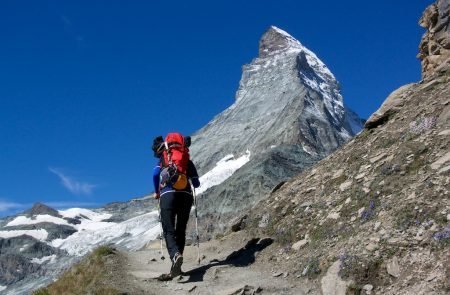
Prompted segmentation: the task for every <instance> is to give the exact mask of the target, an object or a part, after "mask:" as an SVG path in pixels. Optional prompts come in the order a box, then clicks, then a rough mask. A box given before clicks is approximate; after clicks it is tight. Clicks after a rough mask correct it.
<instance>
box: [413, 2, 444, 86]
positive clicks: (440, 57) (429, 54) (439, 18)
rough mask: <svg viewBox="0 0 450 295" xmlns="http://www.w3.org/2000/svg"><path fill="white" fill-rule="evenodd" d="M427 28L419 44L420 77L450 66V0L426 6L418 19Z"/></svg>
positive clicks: (425, 76)
mask: <svg viewBox="0 0 450 295" xmlns="http://www.w3.org/2000/svg"><path fill="white" fill-rule="evenodd" d="M419 24H420V26H422V27H424V28H425V29H427V32H426V33H425V34H424V35H423V37H422V41H421V42H420V45H419V54H418V58H419V59H420V60H421V61H422V77H423V78H427V77H429V76H430V75H432V74H433V73H434V72H435V71H437V70H438V71H447V70H448V69H449V68H450V26H449V24H450V1H449V0H439V1H437V2H436V3H434V4H431V5H430V6H428V8H427V9H426V10H425V12H424V13H423V16H422V18H421V19H420V21H419Z"/></svg>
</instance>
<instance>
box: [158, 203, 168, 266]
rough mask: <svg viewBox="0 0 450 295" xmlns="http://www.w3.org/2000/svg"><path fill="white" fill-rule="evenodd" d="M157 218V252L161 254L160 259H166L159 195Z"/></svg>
mask: <svg viewBox="0 0 450 295" xmlns="http://www.w3.org/2000/svg"><path fill="white" fill-rule="evenodd" d="M158 219H159V241H160V245H161V247H160V249H159V253H160V254H161V260H164V259H166V258H165V257H164V254H163V245H162V244H163V238H162V237H163V229H162V222H161V197H160V198H159V199H158Z"/></svg>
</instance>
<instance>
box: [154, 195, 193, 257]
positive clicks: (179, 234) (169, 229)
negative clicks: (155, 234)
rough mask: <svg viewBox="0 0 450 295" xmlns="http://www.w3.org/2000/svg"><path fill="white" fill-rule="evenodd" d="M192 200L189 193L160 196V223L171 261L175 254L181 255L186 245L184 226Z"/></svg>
mask: <svg viewBox="0 0 450 295" xmlns="http://www.w3.org/2000/svg"><path fill="white" fill-rule="evenodd" d="M193 200H194V198H193V197H192V195H191V194H190V193H187V192H182V191H179V192H176V191H174V192H166V193H162V194H161V200H160V201H161V222H162V227H163V231H164V238H165V239H166V245H167V251H169V255H170V258H171V259H172V258H173V257H174V256H175V254H176V253H177V252H179V253H181V254H183V251H184V245H185V243H186V226H187V223H188V220H189V213H190V212H191V207H192V202H193ZM175 217H176V224H175Z"/></svg>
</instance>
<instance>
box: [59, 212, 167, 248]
mask: <svg viewBox="0 0 450 295" xmlns="http://www.w3.org/2000/svg"><path fill="white" fill-rule="evenodd" d="M71 210H72V209H71ZM94 213H95V212H94ZM83 215H84V214H83ZM91 216H92V217H94V215H91ZM97 217H98V216H97ZM77 226H79V227H80V228H81V230H79V231H78V232H76V233H74V234H73V235H71V236H69V237H67V238H66V239H56V240H53V241H52V242H51V245H52V246H54V247H57V248H60V249H63V250H66V251H67V252H68V253H69V255H74V256H83V255H85V254H86V253H88V252H89V251H91V250H92V249H93V248H95V247H98V246H101V245H105V244H115V245H116V246H122V247H124V248H126V249H128V250H138V249H140V248H142V247H144V246H145V244H146V243H147V242H149V241H151V240H154V239H155V238H156V237H157V235H158V234H159V227H158V211H153V212H150V213H146V214H143V215H140V216H137V217H134V218H131V219H129V220H126V221H124V222H121V223H114V222H102V221H92V220H86V219H85V220H82V223H81V224H80V225H77Z"/></svg>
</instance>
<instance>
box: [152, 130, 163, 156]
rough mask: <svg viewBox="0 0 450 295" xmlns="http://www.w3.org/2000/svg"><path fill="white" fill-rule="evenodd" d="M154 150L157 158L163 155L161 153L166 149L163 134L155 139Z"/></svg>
mask: <svg viewBox="0 0 450 295" xmlns="http://www.w3.org/2000/svg"><path fill="white" fill-rule="evenodd" d="M152 150H153V153H154V154H153V155H154V156H155V158H159V157H161V153H162V151H163V150H164V139H163V137H162V136H161V135H160V136H157V137H155V138H154V139H153V145H152Z"/></svg>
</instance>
